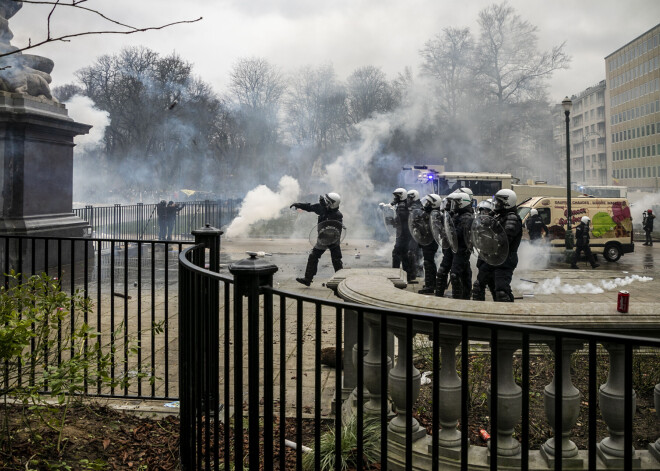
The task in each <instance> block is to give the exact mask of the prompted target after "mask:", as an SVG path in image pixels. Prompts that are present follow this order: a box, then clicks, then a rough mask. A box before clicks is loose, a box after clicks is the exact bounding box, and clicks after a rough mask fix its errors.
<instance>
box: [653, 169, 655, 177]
mask: <svg viewBox="0 0 660 471" xmlns="http://www.w3.org/2000/svg"><path fill="white" fill-rule="evenodd" d="M655 170H656V168H655V167H653V176H654V177H655V176H656V175H655Z"/></svg>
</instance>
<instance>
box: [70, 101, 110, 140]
mask: <svg viewBox="0 0 660 471" xmlns="http://www.w3.org/2000/svg"><path fill="white" fill-rule="evenodd" d="M66 107H67V109H68V110H69V116H70V117H71V118H72V119H73V120H74V121H77V122H79V123H83V124H91V125H92V129H90V130H89V134H83V135H81V136H76V137H75V139H74V140H75V142H76V145H77V146H76V147H75V150H76V151H77V152H84V151H85V150H86V149H88V148H92V147H95V146H98V145H99V144H101V141H102V140H103V135H104V134H105V128H106V127H107V126H108V125H109V124H110V114H109V113H108V112H107V111H101V110H99V109H97V108H95V107H94V102H93V101H92V100H91V99H90V98H88V97H86V96H81V95H75V96H73V97H72V98H71V99H70V100H69V101H68V102H67V103H66Z"/></svg>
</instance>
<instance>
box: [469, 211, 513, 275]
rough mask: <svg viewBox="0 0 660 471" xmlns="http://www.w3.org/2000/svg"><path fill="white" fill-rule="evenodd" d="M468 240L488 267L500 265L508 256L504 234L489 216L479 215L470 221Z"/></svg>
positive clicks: (501, 228) (506, 239) (506, 240)
mask: <svg viewBox="0 0 660 471" xmlns="http://www.w3.org/2000/svg"><path fill="white" fill-rule="evenodd" d="M470 238H471V239H472V245H473V246H474V248H475V249H476V250H477V252H478V253H479V258H480V259H482V260H484V261H485V262H486V263H487V264H489V265H493V266H498V265H501V264H502V263H504V261H505V260H506V259H507V257H508V256H509V240H508V238H507V236H506V232H504V228H503V227H502V226H501V224H500V223H499V222H497V221H496V220H495V219H493V218H492V217H490V216H485V215H479V216H477V217H476V218H475V219H474V221H472V226H471V227H470Z"/></svg>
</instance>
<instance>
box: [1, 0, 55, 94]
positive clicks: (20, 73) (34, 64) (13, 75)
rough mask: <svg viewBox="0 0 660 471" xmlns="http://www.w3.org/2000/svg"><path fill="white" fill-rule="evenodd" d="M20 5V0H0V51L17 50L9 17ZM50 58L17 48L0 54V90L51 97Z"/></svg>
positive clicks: (51, 67)
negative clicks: (13, 52)
mask: <svg viewBox="0 0 660 471" xmlns="http://www.w3.org/2000/svg"><path fill="white" fill-rule="evenodd" d="M22 7H23V3H22V2H17V1H13V0H0V54H5V53H7V52H12V51H16V50H18V48H17V47H14V46H12V45H11V43H10V41H11V40H12V38H13V37H14V35H13V34H12V32H11V30H10V29H9V21H8V20H9V19H10V18H11V17H12V16H14V15H15V14H16V12H17V11H18V10H20V9H21V8H22ZM54 65H55V64H54V63H53V61H52V60H50V59H48V58H46V57H41V56H35V55H32V54H22V53H20V52H17V53H15V54H11V55H9V56H4V57H0V90H1V91H6V92H12V93H22V94H24V95H30V96H35V97H41V98H47V99H49V100H54V98H53V96H52V95H51V93H50V87H49V85H48V84H49V83H50V82H51V80H52V79H51V77H50V73H51V72H52V70H53V66H54Z"/></svg>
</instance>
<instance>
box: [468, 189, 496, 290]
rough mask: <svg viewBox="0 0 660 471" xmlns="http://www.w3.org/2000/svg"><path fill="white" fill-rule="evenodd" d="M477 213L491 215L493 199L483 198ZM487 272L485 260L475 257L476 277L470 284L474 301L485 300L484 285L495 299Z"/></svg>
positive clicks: (492, 284) (492, 283)
mask: <svg viewBox="0 0 660 471" xmlns="http://www.w3.org/2000/svg"><path fill="white" fill-rule="evenodd" d="M477 215H478V216H483V217H486V216H488V217H493V216H494V213H493V201H492V200H490V199H487V200H483V201H482V202H481V203H479V204H478V205H477ZM488 275H489V272H488V270H487V268H486V261H485V260H484V259H483V258H481V257H479V258H478V259H477V279H476V280H474V284H473V285H472V299H473V300H474V301H485V300H486V286H487V287H488V290H489V291H490V294H491V295H492V296H493V300H495V282H494V280H493V277H492V276H488Z"/></svg>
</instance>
